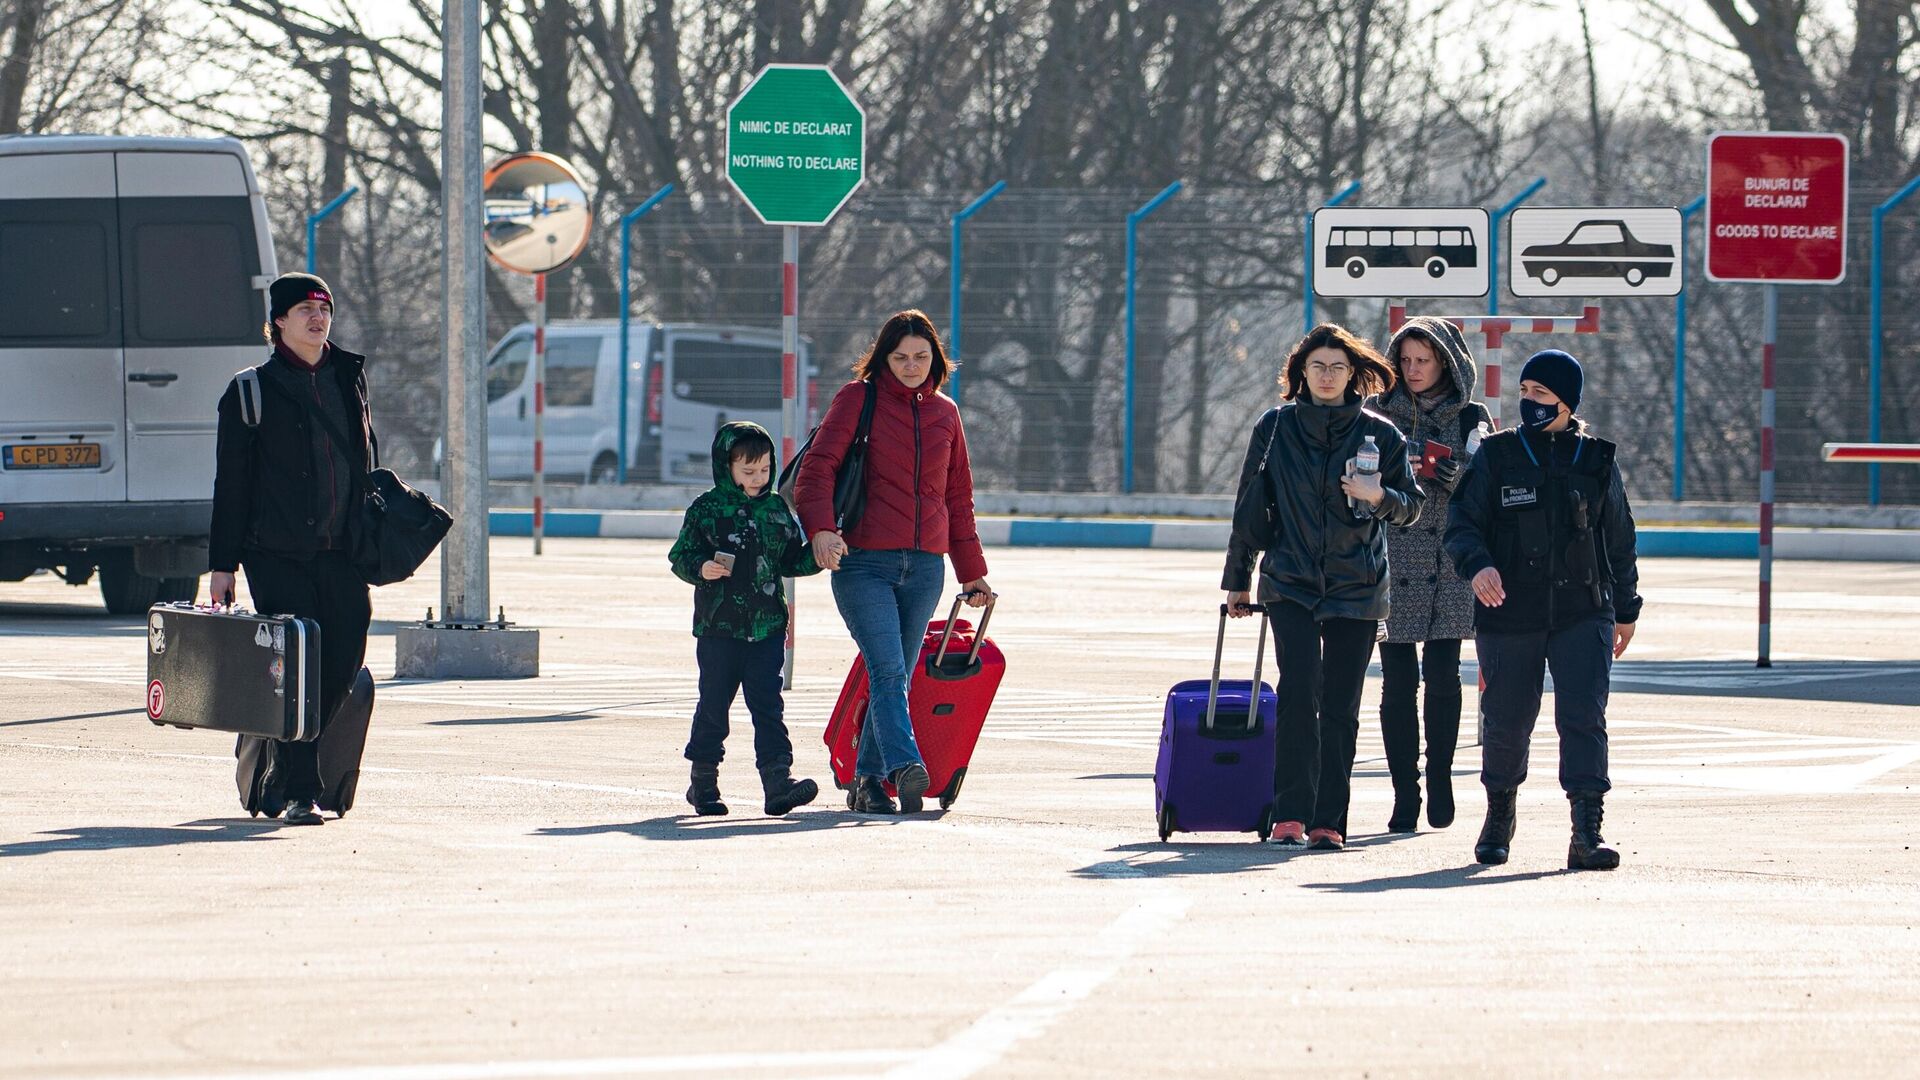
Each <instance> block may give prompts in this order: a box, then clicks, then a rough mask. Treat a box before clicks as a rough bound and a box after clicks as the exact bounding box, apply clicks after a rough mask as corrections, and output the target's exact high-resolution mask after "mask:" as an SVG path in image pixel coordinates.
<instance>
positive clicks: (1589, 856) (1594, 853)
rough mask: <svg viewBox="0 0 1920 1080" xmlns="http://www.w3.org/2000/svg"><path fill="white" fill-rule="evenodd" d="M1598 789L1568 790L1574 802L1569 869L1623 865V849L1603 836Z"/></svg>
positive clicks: (1568, 853)
mask: <svg viewBox="0 0 1920 1080" xmlns="http://www.w3.org/2000/svg"><path fill="white" fill-rule="evenodd" d="M1604 798H1605V796H1604V795H1603V794H1601V793H1600V792H1598V791H1569V792H1567V801H1568V802H1570V803H1572V804H1573V843H1571V844H1568V845H1567V869H1569V870H1612V869H1615V868H1616V867H1618V866H1619V865H1620V853H1619V852H1617V851H1615V850H1613V849H1612V848H1610V847H1608V846H1607V842H1606V841H1605V840H1602V839H1600V814H1601V809H1602V807H1601V801H1602V800H1603V799H1604Z"/></svg>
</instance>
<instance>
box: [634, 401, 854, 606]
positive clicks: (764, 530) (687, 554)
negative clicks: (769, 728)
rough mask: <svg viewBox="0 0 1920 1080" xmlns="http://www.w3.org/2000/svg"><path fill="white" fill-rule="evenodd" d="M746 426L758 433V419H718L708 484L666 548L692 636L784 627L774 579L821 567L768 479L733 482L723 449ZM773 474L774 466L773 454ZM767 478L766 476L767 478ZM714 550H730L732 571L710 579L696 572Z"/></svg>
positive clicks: (777, 581)
mask: <svg viewBox="0 0 1920 1080" xmlns="http://www.w3.org/2000/svg"><path fill="white" fill-rule="evenodd" d="M749 431H757V432H759V433H760V434H762V435H765V434H766V433H767V432H766V429H765V428H762V427H761V426H760V425H758V424H750V423H745V422H737V423H731V424H726V425H723V426H722V427H721V428H720V430H719V431H718V432H717V433H716V434H715V435H714V437H713V487H711V488H709V489H708V490H707V491H706V492H704V493H703V494H701V496H700V497H699V498H697V499H695V500H693V505H691V506H689V507H687V516H686V520H685V521H684V522H683V523H682V524H681V526H680V538H679V539H678V540H675V541H674V543H673V549H672V550H671V551H669V552H667V559H668V561H669V562H671V563H672V564H673V574H674V576H675V577H677V578H679V579H680V580H682V581H685V582H688V583H690V584H692V585H693V635H694V636H695V637H730V638H739V639H740V640H743V641H765V640H766V639H768V638H770V637H773V636H775V635H776V634H777V635H781V636H784V635H785V634H786V631H787V602H786V597H785V596H783V595H781V591H780V579H781V578H784V577H806V576H808V575H810V574H817V573H819V572H820V566H819V564H818V563H816V562H814V561H813V548H812V547H811V546H809V545H808V544H807V542H806V538H805V537H804V536H803V535H802V534H801V531H800V522H799V520H798V519H796V518H795V517H794V516H793V510H792V509H791V508H790V507H788V506H787V502H786V500H785V499H782V498H781V497H780V493H779V492H778V491H776V490H775V486H776V485H774V484H773V483H771V482H770V483H768V484H767V488H766V490H765V491H763V492H761V493H760V494H758V495H752V496H749V495H748V494H747V493H746V492H745V491H744V490H742V489H741V487H740V485H738V484H736V483H734V482H733V472H732V470H731V469H730V468H729V467H728V465H727V453H728V451H729V450H731V449H732V448H733V444H734V443H735V442H736V441H738V440H739V439H740V437H741V436H743V435H745V434H746V433H747V432H749ZM774 459H775V460H774V461H773V470H772V472H773V474H774V475H776V476H777V475H778V474H779V472H780V462H779V452H778V451H777V450H776V451H775V453H774ZM769 480H771V477H769ZM716 551H730V552H732V553H733V555H734V564H733V574H732V576H730V577H723V578H720V579H718V580H716V581H707V580H705V579H703V578H702V577H701V576H700V567H701V565H702V564H703V563H705V562H706V561H707V560H709V559H711V558H713V554H714V552H716Z"/></svg>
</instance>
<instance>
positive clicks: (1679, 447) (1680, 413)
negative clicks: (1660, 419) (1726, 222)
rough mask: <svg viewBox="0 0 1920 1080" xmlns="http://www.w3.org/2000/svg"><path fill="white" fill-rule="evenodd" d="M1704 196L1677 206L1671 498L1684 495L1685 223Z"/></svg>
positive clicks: (1685, 408)
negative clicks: (1678, 257) (1677, 267)
mask: <svg viewBox="0 0 1920 1080" xmlns="http://www.w3.org/2000/svg"><path fill="white" fill-rule="evenodd" d="M1705 205H1707V197H1706V196H1705V195H1696V196H1694V198H1693V201H1692V202H1690V203H1688V204H1687V205H1685V206H1683V207H1681V208H1680V291H1679V292H1677V293H1674V294H1673V501H1674V502H1680V501H1682V500H1684V499H1685V498H1686V497H1687V222H1688V221H1689V220H1691V219H1692V217H1693V215H1695V214H1697V213H1699V212H1700V208H1701V207H1703V206H1705Z"/></svg>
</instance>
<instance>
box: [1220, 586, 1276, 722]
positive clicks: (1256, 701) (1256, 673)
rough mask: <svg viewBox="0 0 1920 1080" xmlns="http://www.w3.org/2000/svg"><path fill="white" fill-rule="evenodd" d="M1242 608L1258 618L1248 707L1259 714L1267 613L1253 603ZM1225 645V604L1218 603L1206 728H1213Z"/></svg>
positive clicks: (1252, 712)
mask: <svg viewBox="0 0 1920 1080" xmlns="http://www.w3.org/2000/svg"><path fill="white" fill-rule="evenodd" d="M1241 608H1242V609H1243V610H1249V611H1253V612H1255V613H1256V614H1257V615H1258V617H1259V619H1260V649H1259V651H1258V652H1255V653H1254V654H1253V704H1252V705H1251V706H1250V707H1249V712H1250V714H1251V715H1252V716H1258V715H1260V666H1261V665H1262V664H1264V663H1265V662H1266V659H1267V613H1266V612H1264V611H1261V610H1260V609H1259V608H1258V607H1256V606H1255V605H1253V604H1242V605H1241ZM1226 645H1227V605H1225V604H1221V605H1220V631H1219V633H1217V634H1215V635H1214V638H1213V678H1212V680H1211V681H1209V682H1208V683H1207V730H1208V731H1212V730H1213V713H1214V709H1215V708H1217V707H1218V706H1219V704H1220V654H1221V652H1222V651H1223V650H1225V648H1226Z"/></svg>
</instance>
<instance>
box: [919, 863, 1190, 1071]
mask: <svg viewBox="0 0 1920 1080" xmlns="http://www.w3.org/2000/svg"><path fill="white" fill-rule="evenodd" d="M1187 905H1188V900H1187V898H1186V897H1185V896H1183V895H1181V894H1180V893H1175V892H1166V893H1158V894H1156V895H1154V896H1151V897H1148V898H1147V899H1145V900H1142V901H1141V902H1140V903H1138V904H1136V905H1134V906H1133V907H1132V908H1130V909H1128V910H1127V911H1126V912H1124V913H1122V914H1121V916H1120V917H1119V918H1117V919H1115V920H1114V921H1113V922H1111V923H1109V924H1108V925H1107V928H1106V929H1105V930H1102V931H1101V932H1100V936H1099V937H1098V938H1096V939H1095V940H1094V943H1093V945H1092V947H1091V948H1089V949H1088V951H1087V955H1086V956H1085V957H1084V958H1082V959H1081V960H1080V961H1079V962H1078V963H1073V964H1069V965H1067V966H1066V967H1062V968H1059V969H1057V970H1055V971H1052V972H1049V973H1047V974H1046V975H1044V976H1042V977H1041V978H1040V981H1038V982H1036V983H1034V984H1033V985H1032V986H1029V987H1027V988H1026V989H1025V990H1022V991H1021V992H1020V993H1018V994H1016V995H1014V997H1013V998H1012V1000H1010V1001H1008V1002H1007V1003H1006V1004H1004V1005H1001V1006H999V1007H998V1008H996V1009H994V1010H992V1011H991V1012H988V1013H987V1014H986V1015H985V1016H982V1017H981V1018H980V1019H978V1020H975V1021H974V1022H973V1023H972V1024H970V1025H968V1026H967V1027H966V1028H964V1029H962V1030H961V1031H959V1032H956V1033H955V1034H954V1035H952V1036H951V1037H949V1038H948V1039H947V1040H946V1041H944V1042H942V1043H940V1045H938V1046H935V1047H934V1048H932V1049H931V1050H928V1051H927V1052H925V1053H923V1054H919V1055H916V1056H915V1057H914V1058H913V1059H912V1060H911V1061H907V1062H903V1063H901V1064H899V1065H897V1066H895V1067H894V1068H893V1069H891V1070H889V1071H888V1072H887V1073H886V1077H887V1080H962V1078H964V1077H969V1076H973V1075H974V1074H975V1073H978V1072H980V1071H981V1070H983V1069H989V1068H992V1067H993V1066H994V1065H996V1064H998V1063H999V1062H1000V1060H1001V1059H1002V1058H1004V1057H1006V1055H1007V1054H1008V1052H1010V1051H1012V1050H1013V1049H1014V1048H1015V1047H1017V1046H1019V1045H1020V1044H1021V1043H1023V1042H1026V1041H1028V1040H1029V1039H1033V1038H1036V1037H1038V1036H1040V1035H1043V1034H1045V1033H1046V1030H1047V1029H1048V1028H1050V1027H1052V1026H1053V1025H1054V1023H1055V1022H1056V1021H1058V1020H1059V1019H1060V1018H1061V1017H1063V1016H1065V1015H1066V1014H1067V1013H1069V1012H1072V1011H1073V1009H1074V1007H1075V1006H1077V1005H1079V1004H1080V1003H1081V1002H1083V1001H1085V1000H1086V999H1087V998H1088V997H1091V996H1092V994H1093V992H1094V991H1095V990H1097V989H1099V988H1100V985H1101V984H1102V983H1105V982H1106V981H1107V980H1108V979H1110V978H1112V977H1113V976H1114V974H1115V973H1116V972H1118V971H1119V970H1120V967H1121V965H1123V964H1125V963H1126V962H1127V961H1128V960H1129V959H1131V958H1132V957H1133V954H1134V953H1135V952H1137V951H1138V950H1139V948H1140V946H1141V945H1142V944H1143V943H1144V942H1146V941H1148V940H1150V939H1154V938H1158V937H1159V936H1161V935H1162V934H1164V933H1165V932H1166V930H1167V928H1168V927H1170V926H1171V925H1173V924H1174V923H1175V922H1178V921H1179V920H1180V919H1181V918H1182V917H1183V916H1185V915H1186V913H1187Z"/></svg>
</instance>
